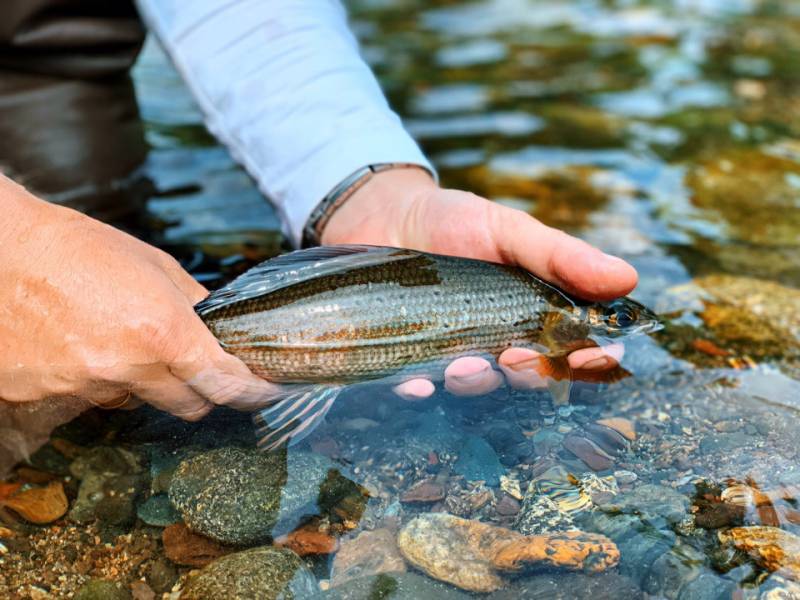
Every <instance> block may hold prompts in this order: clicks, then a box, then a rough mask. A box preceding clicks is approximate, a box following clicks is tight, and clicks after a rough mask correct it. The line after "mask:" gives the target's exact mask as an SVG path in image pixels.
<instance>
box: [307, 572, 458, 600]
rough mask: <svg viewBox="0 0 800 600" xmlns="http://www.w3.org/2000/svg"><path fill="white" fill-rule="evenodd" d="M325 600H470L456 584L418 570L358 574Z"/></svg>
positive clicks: (331, 592) (334, 590)
mask: <svg viewBox="0 0 800 600" xmlns="http://www.w3.org/2000/svg"><path fill="white" fill-rule="evenodd" d="M322 597H323V598H324V600H384V599H386V600H468V598H472V596H469V595H467V594H465V593H464V592H461V591H459V590H457V589H455V588H454V587H451V586H449V585H447V584H445V583H442V582H440V581H436V580H435V579H431V578H430V577H425V576H423V575H418V574H417V573H383V574H381V575H372V576H367V577H359V578H358V579H353V580H350V581H348V582H346V583H344V584H343V585H341V586H337V587H334V588H332V589H330V590H328V591H327V592H325V593H324V595H323V596H322Z"/></svg>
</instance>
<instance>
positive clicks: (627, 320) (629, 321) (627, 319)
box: [614, 308, 636, 328]
mask: <svg viewBox="0 0 800 600" xmlns="http://www.w3.org/2000/svg"><path fill="white" fill-rule="evenodd" d="M614 317H615V318H614V321H615V322H616V325H617V326H618V327H623V328H624V327H630V326H631V325H633V324H634V323H635V322H636V315H635V314H633V311H631V310H629V309H627V308H622V309H620V310H618V311H617V312H616V313H615V315H614Z"/></svg>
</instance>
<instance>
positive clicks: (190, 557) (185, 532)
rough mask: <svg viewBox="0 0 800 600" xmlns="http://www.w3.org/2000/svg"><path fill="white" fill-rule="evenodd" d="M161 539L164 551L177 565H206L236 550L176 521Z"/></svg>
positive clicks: (164, 532)
mask: <svg viewBox="0 0 800 600" xmlns="http://www.w3.org/2000/svg"><path fill="white" fill-rule="evenodd" d="M161 541H162V542H163V543H164V553H165V554H166V555H167V558H168V559H170V560H171V561H172V562H174V563H175V564H176V565H183V566H187V567H204V566H206V565H207V564H210V563H212V562H214V561H215V560H216V559H218V558H219V557H221V556H225V555H226V554H230V553H232V552H234V551H235V550H234V549H233V548H231V547H229V546H223V545H222V544H219V543H217V542H215V541H214V540H211V539H209V538H207V537H205V536H202V535H199V534H197V533H194V532H192V531H189V529H188V528H187V527H186V525H184V524H183V523H176V524H175V525H170V526H169V527H167V528H166V529H164V531H163V532H162V533H161Z"/></svg>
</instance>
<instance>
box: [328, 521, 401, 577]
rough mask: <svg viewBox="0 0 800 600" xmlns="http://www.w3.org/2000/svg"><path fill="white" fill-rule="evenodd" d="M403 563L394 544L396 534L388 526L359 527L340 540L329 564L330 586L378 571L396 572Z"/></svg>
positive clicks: (374, 573) (377, 572)
mask: <svg viewBox="0 0 800 600" xmlns="http://www.w3.org/2000/svg"><path fill="white" fill-rule="evenodd" d="M405 570H406V564H405V561H404V560H403V557H402V556H401V555H400V550H399V549H398V548H397V540H396V535H395V534H394V533H392V532H391V531H389V530H388V529H375V530H373V531H362V532H361V533H359V534H358V536H356V537H355V538H353V539H348V540H342V542H341V546H340V548H339V552H337V553H336V557H335V558H334V559H333V566H332V567H331V586H333V587H338V586H340V585H342V584H345V583H347V582H348V581H351V580H354V579H359V578H363V577H367V576H372V575H380V574H382V573H399V572H404V571H405Z"/></svg>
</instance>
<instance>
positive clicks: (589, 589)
mask: <svg viewBox="0 0 800 600" xmlns="http://www.w3.org/2000/svg"><path fill="white" fill-rule="evenodd" d="M643 597H644V594H643V593H642V591H641V590H640V589H639V587H638V586H637V585H636V584H635V583H634V582H633V581H631V580H630V579H628V578H627V577H624V576H622V575H619V574H618V573H614V572H613V571H609V572H607V573H599V574H596V575H585V574H584V573H559V574H557V575H553V574H541V575H534V576H533V577H525V578H523V579H520V580H518V581H515V582H513V583H511V584H510V585H509V586H508V587H507V588H506V589H503V590H499V591H497V592H495V593H494V594H492V595H491V596H489V598H491V599H492V600H617V599H619V598H624V599H625V600H639V599H640V598H643Z"/></svg>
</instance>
